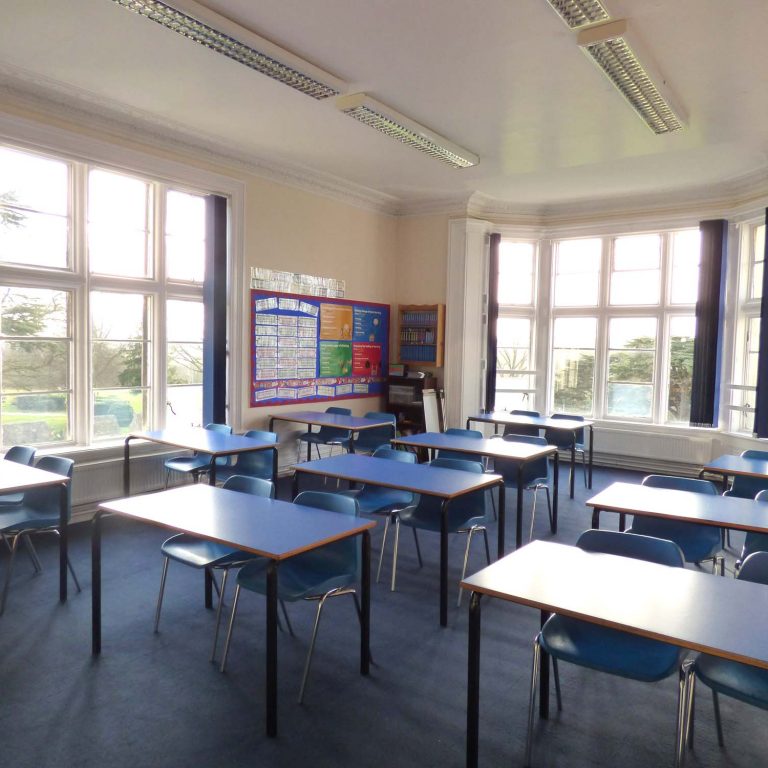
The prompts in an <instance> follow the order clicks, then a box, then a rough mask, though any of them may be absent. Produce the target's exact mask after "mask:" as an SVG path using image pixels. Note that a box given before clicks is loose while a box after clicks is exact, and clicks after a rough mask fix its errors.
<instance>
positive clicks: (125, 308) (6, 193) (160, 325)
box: [0, 147, 205, 445]
mask: <svg viewBox="0 0 768 768" xmlns="http://www.w3.org/2000/svg"><path fill="white" fill-rule="evenodd" d="M204 253H205V197H204V195H203V194H200V193H194V192H190V191H188V190H183V189H175V188H173V187H171V186H169V185H167V184H165V183H162V182H160V181H157V180H153V179H151V178H147V177H146V176H140V175H137V174H130V173H124V172H118V171H115V170H112V169H107V168H103V167H98V166H96V165H93V164H89V163H84V162H75V161H69V160H67V161H65V160H62V159H58V158H52V157H45V156H42V155H39V154H35V153H31V152H26V151H20V150H17V149H11V148H2V147H0V263H2V264H3V277H2V284H0V318H1V319H2V328H1V329H0V330H1V334H2V335H1V336H0V355H1V360H0V362H1V363H2V365H1V366H0V372H1V376H2V378H0V429H1V432H0V441H1V442H2V444H3V445H10V444H13V443H32V444H35V445H61V444H67V443H70V444H78V445H84V444H89V443H98V442H100V441H105V440H114V439H119V438H120V437H122V436H124V435H125V434H127V433H128V432H130V431H135V430H140V429H146V428H150V427H162V426H165V424H166V423H167V424H170V423H176V424H179V425H189V424H192V423H194V424H199V423H200V422H201V420H202V341H203V304H202V289H203V285H202V283H203V279H204V263H205V261H204Z"/></svg>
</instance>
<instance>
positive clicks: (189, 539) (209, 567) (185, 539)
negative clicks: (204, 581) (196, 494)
mask: <svg viewBox="0 0 768 768" xmlns="http://www.w3.org/2000/svg"><path fill="white" fill-rule="evenodd" d="M223 487H224V488H226V489H227V490H230V491H239V492H241V493H250V494H252V495H253V496H261V497H263V498H268V499H271V498H274V495H275V486H274V483H272V482H271V481H270V480H264V479H263V478H260V477H247V476H245V475H232V477H229V478H227V480H226V482H225V483H224V486H223ZM160 551H161V552H162V553H163V572H162V575H161V576H160V592H159V594H158V596H157V607H156V608H155V627H154V630H155V632H158V631H159V627H160V611H161V610H162V608H163V595H164V594H165V580H166V578H167V576H168V565H169V564H170V562H171V560H173V561H174V562H177V563H181V564H182V565H188V566H189V567H190V568H202V569H204V570H206V571H208V572H209V573H210V574H211V577H213V570H214V569H216V570H221V571H223V574H222V577H221V587H219V586H218V585H216V580H215V579H214V580H213V583H214V584H215V585H216V589H217V591H218V593H219V605H218V608H217V610H216V631H215V633H214V637H213V648H212V650H211V661H213V660H214V659H215V658H216V645H217V643H218V640H219V624H220V620H221V609H222V605H223V603H224V593H225V592H226V589H227V575H228V574H229V569H230V568H235V567H238V566H240V565H242V564H243V563H245V562H247V561H249V560H251V559H253V558H256V557H258V555H254V554H252V553H250V552H242V551H240V550H238V549H233V548H232V547H227V546H226V545H224V544H219V543H217V542H213V541H206V540H205V539H199V538H197V536H192V535H191V534H189V533H178V534H176V535H175V536H171V538H170V539H166V541H164V542H163V544H162V545H161V547H160ZM286 620H287V616H286ZM289 627H290V622H289Z"/></svg>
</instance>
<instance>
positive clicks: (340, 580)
mask: <svg viewBox="0 0 768 768" xmlns="http://www.w3.org/2000/svg"><path fill="white" fill-rule="evenodd" d="M269 563H270V561H269V560H268V559H267V558H261V557H260V558H258V559H256V560H254V561H253V562H250V563H248V564H247V565H245V566H243V568H241V569H240V572H239V573H238V574H237V583H238V584H239V585H240V586H241V587H244V588H245V589H250V590H251V591H252V592H258V593H259V594H262V595H264V594H266V592H267V568H268V567H269ZM329 573H330V571H329V569H328V565H327V560H325V559H322V558H318V557H317V552H307V553H306V554H305V555H296V556H295V557H292V558H290V559H289V560H286V561H285V562H284V563H282V564H281V565H280V568H279V576H278V579H277V596H278V598H279V599H280V600H285V601H286V602H289V603H290V602H294V601H296V600H303V599H304V598H305V597H309V596H311V595H323V594H325V593H326V592H328V591H330V590H332V589H338V588H340V587H348V586H351V585H354V584H355V576H353V575H350V574H348V573H344V574H333V575H327V574H329Z"/></svg>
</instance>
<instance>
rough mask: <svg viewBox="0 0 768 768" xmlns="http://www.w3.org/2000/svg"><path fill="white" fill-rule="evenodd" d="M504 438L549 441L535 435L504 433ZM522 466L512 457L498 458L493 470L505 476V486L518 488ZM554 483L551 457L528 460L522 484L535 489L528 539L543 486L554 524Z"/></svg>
mask: <svg viewBox="0 0 768 768" xmlns="http://www.w3.org/2000/svg"><path fill="white" fill-rule="evenodd" d="M503 439H504V440H507V441H508V442H511V443H528V444H530V445H541V446H546V445H547V441H546V439H545V438H543V437H534V436H532V435H504V438H503ZM519 466H520V462H519V461H514V460H512V459H500V458H496V459H494V462H493V471H494V472H496V474H499V475H501V476H502V477H503V478H504V487H505V488H517V470H518V468H519ZM551 483H552V470H551V467H550V465H549V459H548V458H547V457H546V456H545V457H544V458H541V459H536V460H535V461H529V462H527V463H526V464H525V465H524V467H523V477H522V484H523V488H524V489H525V490H526V491H533V508H532V509H531V530H530V533H529V535H528V539H529V540H530V539H532V538H533V524H534V521H535V520H536V496H537V495H538V492H539V490H540V489H541V488H543V489H544V491H545V493H546V496H547V510H548V512H549V524H550V527H551V526H552V522H553V521H552V498H551V496H550V492H549V488H550V485H551Z"/></svg>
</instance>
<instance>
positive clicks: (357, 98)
mask: <svg viewBox="0 0 768 768" xmlns="http://www.w3.org/2000/svg"><path fill="white" fill-rule="evenodd" d="M336 107H337V108H338V109H339V110H341V111H342V112H344V113H345V114H347V115H349V116H350V117H354V118H355V120H359V121H360V122H361V123H365V124H366V125H369V126H370V127H371V128H375V129H376V130H377V131H380V132H381V133H384V134H386V135H387V136H391V137H392V138H393V139H397V140H398V141H400V142H402V143H403V144H408V146H411V147H413V148H414V149H418V150H419V151H420V152H424V153H425V154H427V155H431V156H432V157H436V158H437V159H438V160H442V161H443V162H444V163H448V165H452V166H453V167H454V168H469V167H470V166H473V165H477V164H478V163H479V162H480V158H479V157H478V156H477V155H474V154H472V152H469V151H468V150H466V149H464V148H463V147H460V146H458V144H454V143H453V142H452V141H449V140H448V139H446V138H444V137H443V136H440V134H437V133H435V132H434V131H430V130H429V128H425V127H424V126H423V125H419V123H417V122H415V121H414V120H411V119H410V118H409V117H406V116H405V115H401V114H400V113H399V112H396V111H395V110H394V109H392V108H391V107H388V106H387V105H386V104H382V103H381V102H380V101H376V100H375V99H372V98H370V96H368V95H367V94H365V93H353V94H350V95H349V96H339V97H337V99H336Z"/></svg>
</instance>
